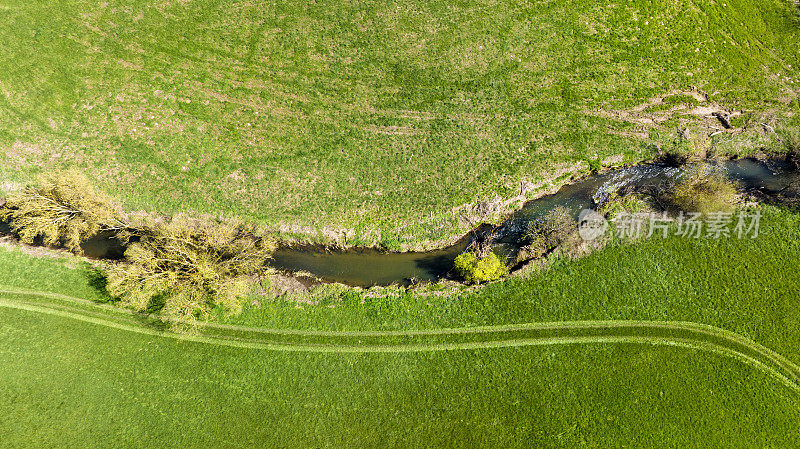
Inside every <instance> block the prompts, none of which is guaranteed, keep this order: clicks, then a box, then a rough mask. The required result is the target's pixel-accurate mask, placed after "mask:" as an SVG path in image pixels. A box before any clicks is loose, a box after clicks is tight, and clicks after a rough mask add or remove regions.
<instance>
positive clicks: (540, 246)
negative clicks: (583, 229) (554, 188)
mask: <svg viewBox="0 0 800 449" xmlns="http://www.w3.org/2000/svg"><path fill="white" fill-rule="evenodd" d="M577 230H578V223H577V221H575V218H573V217H572V214H570V212H569V211H568V210H567V209H566V208H564V207H561V206H558V207H556V208H554V209H553V210H551V211H550V212H548V213H547V215H545V217H544V219H542V220H541V221H539V222H534V223H531V224H530V225H529V226H528V230H527V232H526V234H525V238H524V240H525V242H526V244H527V245H526V247H527V249H528V251H529V252H530V255H531V256H532V257H541V256H543V255H544V254H546V253H547V252H549V251H551V250H552V249H554V248H556V247H558V246H560V245H562V244H564V243H565V242H567V241H569V240H571V238H570V237H574V235H575V233H576V232H577Z"/></svg>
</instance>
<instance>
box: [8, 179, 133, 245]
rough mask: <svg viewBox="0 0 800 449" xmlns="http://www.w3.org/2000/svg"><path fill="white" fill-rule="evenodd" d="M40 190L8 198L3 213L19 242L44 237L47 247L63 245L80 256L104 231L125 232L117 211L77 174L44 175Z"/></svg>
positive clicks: (32, 187)
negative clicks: (83, 244) (83, 245)
mask: <svg viewBox="0 0 800 449" xmlns="http://www.w3.org/2000/svg"><path fill="white" fill-rule="evenodd" d="M38 181H39V182H38V186H36V187H34V186H29V187H26V188H25V189H23V190H22V191H19V192H17V193H15V194H12V195H11V196H9V198H8V199H7V201H6V204H5V207H4V208H3V209H0V220H5V221H8V223H9V225H10V226H11V229H13V230H14V232H16V233H17V234H19V236H20V239H21V240H22V241H23V242H25V243H28V244H31V243H33V242H34V240H36V238H37V237H42V238H43V241H44V244H45V245H51V246H59V245H63V246H64V247H66V248H67V249H69V250H70V251H73V252H76V253H81V248H80V244H81V242H83V241H85V240H86V239H88V238H90V237H92V236H94V235H95V234H97V233H98V232H100V231H102V230H115V231H120V232H122V230H124V228H125V225H124V224H123V223H122V221H121V219H120V218H119V217H120V214H119V212H118V209H117V207H116V206H115V205H114V204H113V202H112V201H111V198H109V197H108V196H107V195H105V194H104V193H102V192H99V191H97V190H95V189H94V187H92V185H91V184H90V183H89V180H88V179H86V177H85V176H84V175H82V174H81V173H78V172H75V171H67V172H57V173H50V174H45V175H42V176H40V177H39V179H38Z"/></svg>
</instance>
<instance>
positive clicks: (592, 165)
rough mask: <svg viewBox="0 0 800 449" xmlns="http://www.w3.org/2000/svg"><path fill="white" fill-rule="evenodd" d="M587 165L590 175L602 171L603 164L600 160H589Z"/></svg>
mask: <svg viewBox="0 0 800 449" xmlns="http://www.w3.org/2000/svg"><path fill="white" fill-rule="evenodd" d="M587 163H588V164H589V171H590V172H592V173H599V172H600V171H601V170H602V169H603V162H602V161H601V160H600V158H594V159H589V160H588V161H587Z"/></svg>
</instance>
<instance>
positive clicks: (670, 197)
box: [666, 164, 738, 214]
mask: <svg viewBox="0 0 800 449" xmlns="http://www.w3.org/2000/svg"><path fill="white" fill-rule="evenodd" d="M666 199H667V202H668V204H670V205H671V206H672V207H673V208H675V209H677V210H682V211H686V212H700V213H702V214H707V213H709V212H718V211H719V212H724V211H731V210H733V209H734V207H735V206H736V202H737V200H738V192H737V190H736V184H734V183H733V182H731V181H730V180H728V178H726V177H725V175H724V174H723V173H721V172H720V171H718V170H714V169H713V167H710V166H708V165H707V164H699V165H697V166H696V167H693V168H691V169H690V170H689V171H688V172H687V173H686V177H685V179H684V180H683V181H681V182H679V183H678V184H677V185H675V186H674V187H673V188H672V189H671V191H670V192H668V194H667V198H666Z"/></svg>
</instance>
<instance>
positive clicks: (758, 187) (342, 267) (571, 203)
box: [272, 159, 800, 287]
mask: <svg viewBox="0 0 800 449" xmlns="http://www.w3.org/2000/svg"><path fill="white" fill-rule="evenodd" d="M714 164H715V165H718V166H719V168H720V169H721V170H722V171H723V172H724V173H725V174H726V175H727V176H728V178H730V179H731V180H734V181H737V182H738V183H739V185H740V186H741V187H742V188H743V189H744V190H745V191H746V192H749V193H752V194H756V195H757V196H760V197H770V196H773V195H777V194H779V193H780V194H782V195H787V196H798V189H797V187H798V186H797V182H798V180H800V173H798V170H797V169H796V168H795V166H794V165H792V164H791V163H789V162H784V161H780V160H770V161H758V160H754V159H738V160H728V161H722V162H716V163H714ZM686 171H687V167H685V166H684V167H672V166H669V165H666V164H656V163H653V164H642V165H637V166H634V167H629V168H620V169H614V170H610V171H607V172H604V173H601V174H597V175H592V176H588V177H585V178H583V179H580V180H578V181H577V182H574V183H571V184H568V185H565V186H563V187H562V188H561V189H560V190H558V192H556V193H554V194H552V195H546V196H543V197H540V198H537V199H535V200H531V201H529V202H527V203H526V204H525V205H524V206H523V207H522V208H521V209H520V210H518V211H517V212H515V213H514V214H512V215H511V216H510V217H508V219H506V220H505V221H504V222H503V223H502V224H501V225H500V226H498V227H495V228H490V227H483V228H481V229H478V230H476V231H475V232H473V233H470V234H469V235H467V236H465V237H464V238H462V239H461V240H459V241H458V242H456V243H455V244H453V245H451V246H449V247H446V248H443V249H439V250H435V251H427V252H407V253H394V252H382V251H379V250H376V249H352V250H343V251H328V250H324V249H320V248H313V247H312V248H310V247H298V248H292V247H283V248H280V249H279V250H278V251H277V252H276V253H275V256H274V260H273V263H272V265H273V266H274V267H275V268H278V269H281V270H286V271H292V272H297V271H306V272H309V273H311V274H313V275H315V276H317V277H319V278H321V279H323V280H325V281H328V282H341V283H343V284H348V285H354V286H362V287H367V286H372V285H390V284H393V283H395V284H399V285H408V284H410V283H412V282H414V281H436V280H438V279H442V278H444V277H446V276H448V274H449V272H450V270H451V269H452V267H453V260H454V259H455V257H456V256H457V255H458V254H460V253H461V252H462V251H464V250H465V249H466V248H467V247H468V246H469V245H470V243H472V242H473V241H474V240H475V239H480V240H485V239H489V240H490V241H491V242H492V243H491V246H492V250H493V251H494V252H495V253H496V254H498V256H501V257H504V258H506V260H513V259H514V258H515V256H516V253H517V251H519V249H520V242H521V241H522V237H523V234H524V232H525V230H526V229H527V227H528V225H529V224H530V223H531V222H535V221H537V220H540V219H542V218H543V217H544V216H545V215H546V214H547V213H548V212H550V211H551V210H553V209H554V208H555V207H558V206H561V207H565V208H566V209H567V210H569V211H570V213H572V214H573V215H574V216H575V217H576V218H577V217H578V214H579V213H580V212H581V211H582V210H583V209H591V208H595V207H597V206H598V205H599V204H602V203H603V202H604V201H605V200H606V199H607V198H608V196H609V195H610V194H612V193H613V192H616V191H618V190H619V189H627V190H632V191H647V190H648V189H652V188H664V187H665V186H668V185H671V184H674V183H675V182H676V181H679V180H680V179H681V178H682V177H683V176H684V175H685V174H686Z"/></svg>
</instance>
